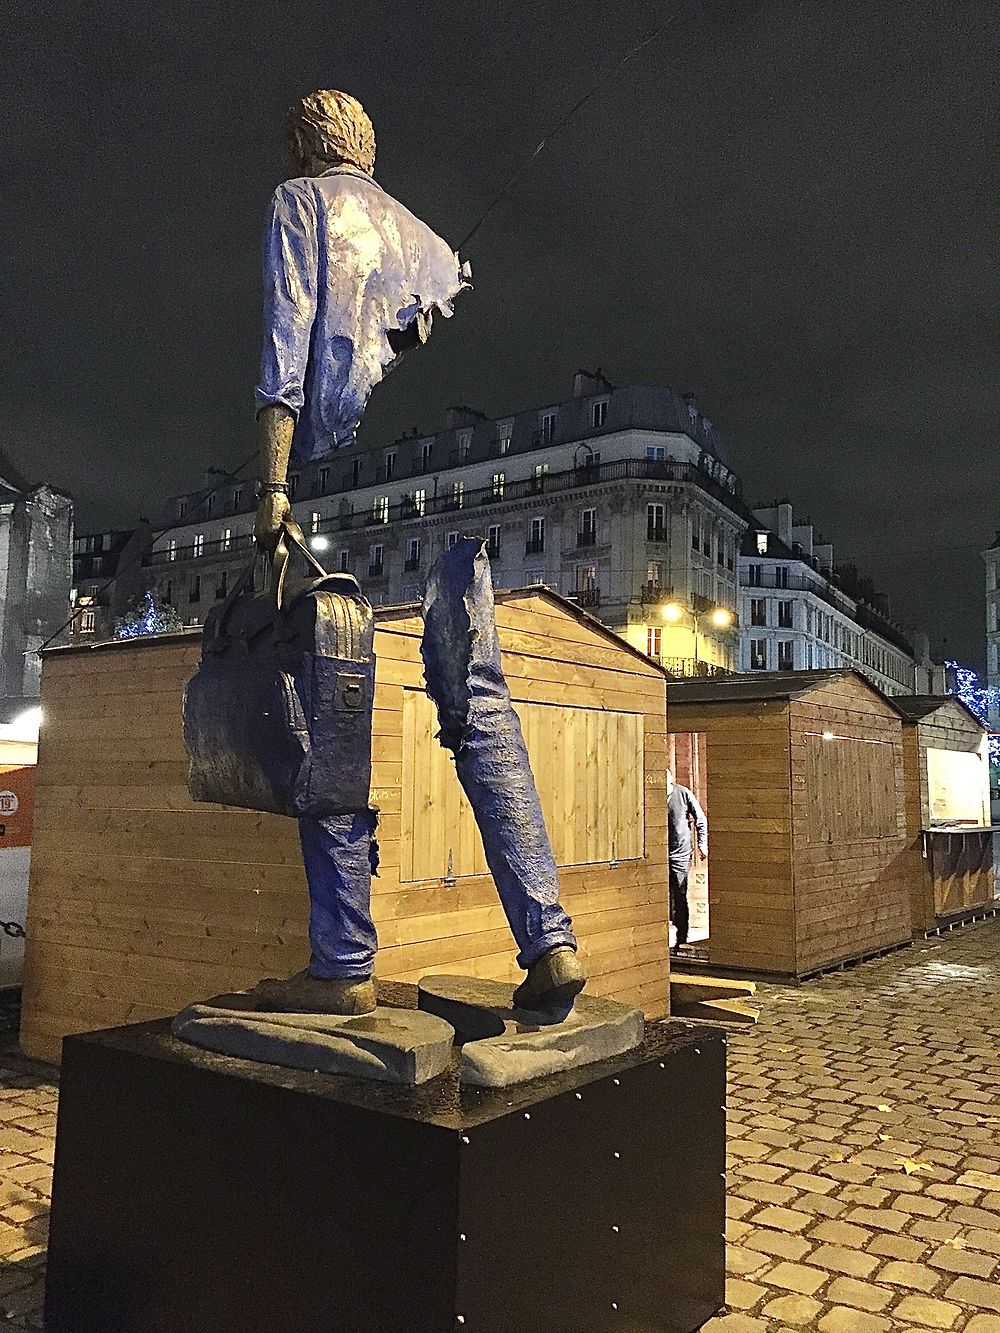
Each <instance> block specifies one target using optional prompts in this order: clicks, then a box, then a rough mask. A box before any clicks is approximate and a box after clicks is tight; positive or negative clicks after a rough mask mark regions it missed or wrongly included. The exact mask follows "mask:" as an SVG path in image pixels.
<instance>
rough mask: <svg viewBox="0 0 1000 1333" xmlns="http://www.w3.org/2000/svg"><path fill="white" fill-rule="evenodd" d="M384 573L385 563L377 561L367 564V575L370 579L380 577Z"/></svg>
mask: <svg viewBox="0 0 1000 1333" xmlns="http://www.w3.org/2000/svg"><path fill="white" fill-rule="evenodd" d="M384 573H385V565H383V564H381V563H379V564H374V565H371V564H370V565H369V566H368V577H369V578H370V579H380V578H381V577H382V575H383V574H384Z"/></svg>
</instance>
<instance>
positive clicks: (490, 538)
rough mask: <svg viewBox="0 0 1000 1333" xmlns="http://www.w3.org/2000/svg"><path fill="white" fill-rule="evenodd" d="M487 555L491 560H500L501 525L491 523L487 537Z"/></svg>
mask: <svg viewBox="0 0 1000 1333" xmlns="http://www.w3.org/2000/svg"><path fill="white" fill-rule="evenodd" d="M486 554H487V555H488V556H489V558H490V559H491V560H499V559H500V524H499V523H491V524H490V526H489V531H488V533H487V536H486Z"/></svg>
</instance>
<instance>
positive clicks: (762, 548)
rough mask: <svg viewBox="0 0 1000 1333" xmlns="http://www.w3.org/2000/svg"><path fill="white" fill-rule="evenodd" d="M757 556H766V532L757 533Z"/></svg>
mask: <svg viewBox="0 0 1000 1333" xmlns="http://www.w3.org/2000/svg"><path fill="white" fill-rule="evenodd" d="M757 554H758V555H767V533H766V532H758V533H757Z"/></svg>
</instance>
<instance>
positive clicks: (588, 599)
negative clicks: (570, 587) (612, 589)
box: [573, 588, 601, 606]
mask: <svg viewBox="0 0 1000 1333" xmlns="http://www.w3.org/2000/svg"><path fill="white" fill-rule="evenodd" d="M573 596H574V597H575V598H576V600H577V602H578V603H579V604H580V606H600V604H601V590H600V588H577V590H576V592H575V593H574V594H573Z"/></svg>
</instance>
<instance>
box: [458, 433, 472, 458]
mask: <svg viewBox="0 0 1000 1333" xmlns="http://www.w3.org/2000/svg"><path fill="white" fill-rule="evenodd" d="M471 448H472V431H471V430H463V431H459V434H458V461H459V462H460V463H464V462H466V460H467V459H468V457H469V450H470V449H471Z"/></svg>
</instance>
